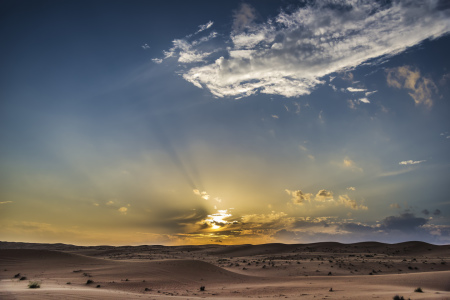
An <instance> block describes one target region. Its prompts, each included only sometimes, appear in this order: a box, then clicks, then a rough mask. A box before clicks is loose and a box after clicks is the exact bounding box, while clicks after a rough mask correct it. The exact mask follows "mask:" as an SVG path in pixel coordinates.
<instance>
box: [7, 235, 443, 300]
mask: <svg viewBox="0 0 450 300" xmlns="http://www.w3.org/2000/svg"><path fill="white" fill-rule="evenodd" d="M0 266H1V269H0V299H63V298H66V299H195V298H208V299H244V298H245V299H247V298H249V297H250V298H259V297H263V298H280V297H281V298H293V299H372V298H376V299H393V297H394V296H395V295H400V296H403V297H404V298H405V299H408V298H411V299H450V245H442V246H438V245H431V244H427V243H423V242H407V243H399V244H383V243H377V242H364V243H356V244H340V243H314V244H297V245H288V244H265V245H233V246H223V245H202V246H176V247H168V246H145V245H143V246H134V247H133V246H122V247H113V246H92V247H83V246H74V245H64V244H32V243H9V242H0ZM30 281H37V282H39V283H40V288H37V289H30V288H28V283H29V282H30ZM88 281H90V282H89V283H88ZM418 287H420V288H421V289H422V291H423V292H422V293H419V292H414V290H415V289H416V288H418Z"/></svg>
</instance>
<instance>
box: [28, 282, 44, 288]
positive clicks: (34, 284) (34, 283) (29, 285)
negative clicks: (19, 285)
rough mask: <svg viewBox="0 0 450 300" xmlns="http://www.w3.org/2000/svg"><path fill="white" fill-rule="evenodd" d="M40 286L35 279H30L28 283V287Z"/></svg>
mask: <svg viewBox="0 0 450 300" xmlns="http://www.w3.org/2000/svg"><path fill="white" fill-rule="evenodd" d="M40 287H41V284H40V283H39V282H37V281H30V283H28V288H30V289H38V288H40Z"/></svg>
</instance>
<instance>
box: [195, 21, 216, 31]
mask: <svg viewBox="0 0 450 300" xmlns="http://www.w3.org/2000/svg"><path fill="white" fill-rule="evenodd" d="M213 24H214V22H213V21H209V22H208V23H206V24H204V25H200V26H198V28H199V29H198V30H197V32H196V33H195V34H199V33H200V32H202V31H205V30H206V29H209V28H210V27H211V26H213Z"/></svg>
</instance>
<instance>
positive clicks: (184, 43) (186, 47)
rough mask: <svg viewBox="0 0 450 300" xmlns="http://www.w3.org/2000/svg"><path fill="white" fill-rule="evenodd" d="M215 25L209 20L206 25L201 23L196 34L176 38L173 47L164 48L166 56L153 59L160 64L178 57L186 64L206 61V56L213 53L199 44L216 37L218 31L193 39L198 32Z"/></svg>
mask: <svg viewBox="0 0 450 300" xmlns="http://www.w3.org/2000/svg"><path fill="white" fill-rule="evenodd" d="M212 25H213V22H211V21H210V22H208V23H207V24H205V25H200V26H199V27H200V29H199V30H198V31H197V32H195V33H194V34H190V35H187V36H186V37H184V38H183V39H175V40H173V41H172V44H173V47H172V48H170V49H169V50H164V51H163V55H164V58H153V59H152V61H153V62H155V63H157V64H160V63H162V62H163V60H165V59H168V58H171V57H178V62H180V63H184V64H190V63H198V62H202V61H204V59H205V58H206V57H208V56H209V55H211V53H212V52H205V51H202V50H201V49H196V48H199V46H200V45H201V44H203V43H205V42H208V41H209V40H211V39H213V38H215V37H216V36H217V32H211V33H210V34H209V35H207V36H204V37H201V38H199V39H196V40H192V39H191V38H192V36H194V35H197V34H198V33H200V32H202V31H204V30H207V29H208V28H210V27H211V26H212Z"/></svg>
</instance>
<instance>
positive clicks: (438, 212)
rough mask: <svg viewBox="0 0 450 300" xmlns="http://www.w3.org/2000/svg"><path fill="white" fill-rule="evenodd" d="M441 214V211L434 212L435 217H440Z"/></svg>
mask: <svg viewBox="0 0 450 300" xmlns="http://www.w3.org/2000/svg"><path fill="white" fill-rule="evenodd" d="M440 214H441V211H440V210H439V209H436V210H435V211H434V212H433V215H435V216H439V215H440Z"/></svg>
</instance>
